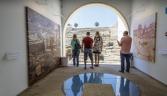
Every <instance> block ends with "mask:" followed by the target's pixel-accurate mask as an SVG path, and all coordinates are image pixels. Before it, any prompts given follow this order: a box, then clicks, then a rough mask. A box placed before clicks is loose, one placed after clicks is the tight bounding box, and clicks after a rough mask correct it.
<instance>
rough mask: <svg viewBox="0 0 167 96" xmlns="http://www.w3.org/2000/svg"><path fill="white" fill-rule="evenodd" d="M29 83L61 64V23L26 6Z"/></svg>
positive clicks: (31, 83)
mask: <svg viewBox="0 0 167 96" xmlns="http://www.w3.org/2000/svg"><path fill="white" fill-rule="evenodd" d="M26 21H27V22H26V23H27V38H28V39H27V46H28V75H29V85H30V86H31V85H33V84H34V83H35V82H37V81H39V80H40V79H42V78H43V77H44V76H45V75H47V74H48V73H49V72H51V71H52V70H54V69H55V68H56V67H58V66H59V65H60V25H58V24H57V23H55V22H53V21H52V20H50V19H48V18H46V17H44V16H43V15H41V14H39V13H38V12H36V11H34V10H32V9H30V8H29V7H26Z"/></svg>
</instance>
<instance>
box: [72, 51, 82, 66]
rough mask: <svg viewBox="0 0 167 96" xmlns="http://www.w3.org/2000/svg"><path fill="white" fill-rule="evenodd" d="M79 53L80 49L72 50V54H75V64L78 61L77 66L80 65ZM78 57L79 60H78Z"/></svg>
mask: <svg viewBox="0 0 167 96" xmlns="http://www.w3.org/2000/svg"><path fill="white" fill-rule="evenodd" d="M79 54H80V50H72V55H73V65H75V63H76V61H77V66H79ZM76 59H77V60H76Z"/></svg>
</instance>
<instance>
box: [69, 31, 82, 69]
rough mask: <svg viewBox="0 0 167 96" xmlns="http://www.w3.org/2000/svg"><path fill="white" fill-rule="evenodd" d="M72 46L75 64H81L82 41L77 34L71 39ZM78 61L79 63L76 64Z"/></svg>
mask: <svg viewBox="0 0 167 96" xmlns="http://www.w3.org/2000/svg"><path fill="white" fill-rule="evenodd" d="M71 46H72V55H73V66H75V65H77V67H78V66H79V54H80V49H81V45H80V41H79V39H77V35H76V34H74V35H73V39H72V40H71ZM76 61H77V64H76Z"/></svg>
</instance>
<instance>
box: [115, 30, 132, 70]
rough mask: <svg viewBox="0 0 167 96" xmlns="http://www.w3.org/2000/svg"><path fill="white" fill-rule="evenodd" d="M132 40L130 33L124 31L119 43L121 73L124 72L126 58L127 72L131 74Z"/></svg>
mask: <svg viewBox="0 0 167 96" xmlns="http://www.w3.org/2000/svg"><path fill="white" fill-rule="evenodd" d="M131 43H132V38H131V37H130V36H128V31H124V33H123V37H122V38H121V41H120V42H119V41H118V45H119V46H121V52H120V55H121V70H120V71H119V72H124V57H125V58H126V72H129V68H130V62H129V56H130V48H131Z"/></svg>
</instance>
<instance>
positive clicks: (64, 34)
mask: <svg viewBox="0 0 167 96" xmlns="http://www.w3.org/2000/svg"><path fill="white" fill-rule="evenodd" d="M91 6H103V7H106V8H108V9H110V10H112V11H113V12H115V13H116V14H117V15H118V16H119V19H118V21H122V24H123V25H124V27H125V30H127V31H129V27H128V24H127V22H126V20H125V18H124V16H123V15H122V14H121V13H120V12H119V11H118V10H117V9H116V8H114V7H112V6H110V5H107V4H104V3H90V4H86V5H83V6H81V7H79V8H77V9H76V10H75V11H74V12H73V13H72V14H71V15H70V16H69V18H68V19H67V20H66V23H65V26H64V29H63V56H66V47H67V46H66V42H65V41H66V31H67V26H69V25H68V23H69V21H70V20H71V18H72V17H73V16H74V15H75V14H76V13H78V12H79V11H81V10H82V9H84V8H88V7H91ZM119 31H120V30H118V32H117V33H118V34H121V35H122V33H121V32H119ZM69 36H72V33H71V34H70V35H69ZM119 38H120V36H118V38H117V39H119ZM118 54H119V53H118Z"/></svg>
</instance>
